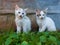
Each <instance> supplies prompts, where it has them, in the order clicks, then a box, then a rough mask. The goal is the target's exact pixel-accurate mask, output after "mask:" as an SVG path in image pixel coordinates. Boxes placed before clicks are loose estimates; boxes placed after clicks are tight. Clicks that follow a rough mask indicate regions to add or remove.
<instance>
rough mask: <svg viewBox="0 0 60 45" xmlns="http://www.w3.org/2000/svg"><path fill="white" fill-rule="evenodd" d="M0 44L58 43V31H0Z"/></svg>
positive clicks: (47, 44) (34, 44)
mask: <svg viewBox="0 0 60 45" xmlns="http://www.w3.org/2000/svg"><path fill="white" fill-rule="evenodd" d="M0 45H60V32H28V33H27V34H26V33H19V34H17V33H16V32H12V31H10V32H4V33H0Z"/></svg>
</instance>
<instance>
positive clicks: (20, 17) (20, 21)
mask: <svg viewBox="0 0 60 45" xmlns="http://www.w3.org/2000/svg"><path fill="white" fill-rule="evenodd" d="M26 10H27V9H22V8H19V6H18V5H16V6H15V23H16V26H17V33H18V32H21V29H23V32H28V31H30V30H31V21H30V19H29V18H28V17H27V16H26Z"/></svg>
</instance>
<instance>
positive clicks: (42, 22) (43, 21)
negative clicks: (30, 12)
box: [37, 20, 46, 28]
mask: <svg viewBox="0 0 60 45" xmlns="http://www.w3.org/2000/svg"><path fill="white" fill-rule="evenodd" d="M37 24H38V25H39V27H40V28H42V27H43V26H44V25H46V22H45V20H38V21H37Z"/></svg>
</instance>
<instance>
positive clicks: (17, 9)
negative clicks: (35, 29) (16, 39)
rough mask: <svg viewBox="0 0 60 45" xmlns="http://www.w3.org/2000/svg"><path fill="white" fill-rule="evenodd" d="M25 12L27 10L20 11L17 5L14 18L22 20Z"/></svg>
mask: <svg viewBox="0 0 60 45" xmlns="http://www.w3.org/2000/svg"><path fill="white" fill-rule="evenodd" d="M26 10H27V9H22V8H20V7H19V6H18V5H15V16H16V17H18V18H23V17H24V16H26Z"/></svg>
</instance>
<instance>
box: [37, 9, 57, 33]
mask: <svg viewBox="0 0 60 45" xmlns="http://www.w3.org/2000/svg"><path fill="white" fill-rule="evenodd" d="M46 13H47V9H45V10H42V11H40V10H36V21H37V24H38V26H39V32H43V31H45V29H46V28H47V29H48V31H56V27H55V23H54V21H53V20H52V19H51V18H50V17H47V16H46Z"/></svg>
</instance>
